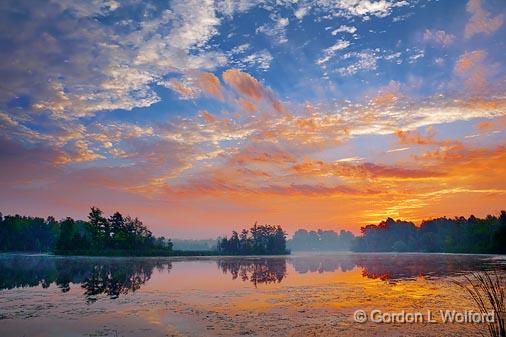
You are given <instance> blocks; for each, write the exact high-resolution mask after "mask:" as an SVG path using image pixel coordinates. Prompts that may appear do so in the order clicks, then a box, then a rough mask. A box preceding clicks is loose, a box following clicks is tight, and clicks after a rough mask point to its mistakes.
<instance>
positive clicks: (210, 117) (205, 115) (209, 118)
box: [200, 110, 216, 123]
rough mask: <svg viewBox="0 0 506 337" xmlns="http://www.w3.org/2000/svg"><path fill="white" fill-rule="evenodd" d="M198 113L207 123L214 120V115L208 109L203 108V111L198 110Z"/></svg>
mask: <svg viewBox="0 0 506 337" xmlns="http://www.w3.org/2000/svg"><path fill="white" fill-rule="evenodd" d="M200 115H201V116H202V118H204V119H205V120H206V122H208V123H214V122H216V117H214V116H213V115H212V114H211V113H209V112H208V111H206V110H204V111H201V112H200Z"/></svg>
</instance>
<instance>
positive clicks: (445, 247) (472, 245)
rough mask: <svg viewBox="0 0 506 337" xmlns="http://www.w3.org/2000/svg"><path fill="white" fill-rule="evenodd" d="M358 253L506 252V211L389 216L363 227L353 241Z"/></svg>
mask: <svg viewBox="0 0 506 337" xmlns="http://www.w3.org/2000/svg"><path fill="white" fill-rule="evenodd" d="M352 250H354V251H358V252H391V251H395V252H408V251H409V252H444V253H494V254H505V253H506V212H505V211H501V213H500V214H499V216H494V215H487V216H486V217H485V218H483V219H480V218H477V217H475V216H474V215H471V216H470V217H469V218H467V219H466V218H465V217H463V216H461V217H455V218H446V217H442V218H436V219H431V220H424V221H422V223H421V224H420V226H416V225H415V224H414V223H413V222H409V221H402V220H394V219H392V218H388V219H387V220H385V221H382V222H381V223H379V224H378V225H367V226H365V227H362V228H361V236H359V237H357V238H356V240H355V241H354V243H353V246H352Z"/></svg>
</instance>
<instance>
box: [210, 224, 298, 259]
mask: <svg viewBox="0 0 506 337" xmlns="http://www.w3.org/2000/svg"><path fill="white" fill-rule="evenodd" d="M217 248H218V253H219V254H223V255H283V254H288V253H289V251H288V250H287V249H286V233H285V232H284V231H283V228H281V226H270V225H264V226H262V225H260V226H258V225H257V224H256V223H255V224H254V225H253V227H251V228H250V229H249V230H248V229H243V230H242V231H241V233H240V234H239V233H237V232H236V231H233V232H232V235H231V236H230V238H227V237H224V238H221V239H219V240H218V247H217Z"/></svg>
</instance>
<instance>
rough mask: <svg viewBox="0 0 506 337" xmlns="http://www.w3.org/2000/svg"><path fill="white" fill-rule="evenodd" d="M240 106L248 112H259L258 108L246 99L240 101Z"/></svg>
mask: <svg viewBox="0 0 506 337" xmlns="http://www.w3.org/2000/svg"><path fill="white" fill-rule="evenodd" d="M239 104H240V105H242V107H243V108H244V109H245V110H247V111H250V112H253V111H256V110H257V106H256V105H255V104H253V103H252V102H250V101H248V100H246V99H243V98H241V99H239Z"/></svg>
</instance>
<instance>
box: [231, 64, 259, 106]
mask: <svg viewBox="0 0 506 337" xmlns="http://www.w3.org/2000/svg"><path fill="white" fill-rule="evenodd" d="M223 79H224V80H225V82H227V83H228V84H229V85H230V86H232V87H233V88H234V89H235V90H237V91H238V92H240V93H241V94H243V95H245V96H248V97H250V98H252V99H254V100H257V101H259V100H261V99H262V98H263V97H264V89H263V87H262V85H261V84H260V82H258V81H257V80H256V79H255V78H254V77H253V76H251V75H250V74H248V73H244V72H242V71H240V70H238V69H229V70H227V71H225V72H224V73H223Z"/></svg>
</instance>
